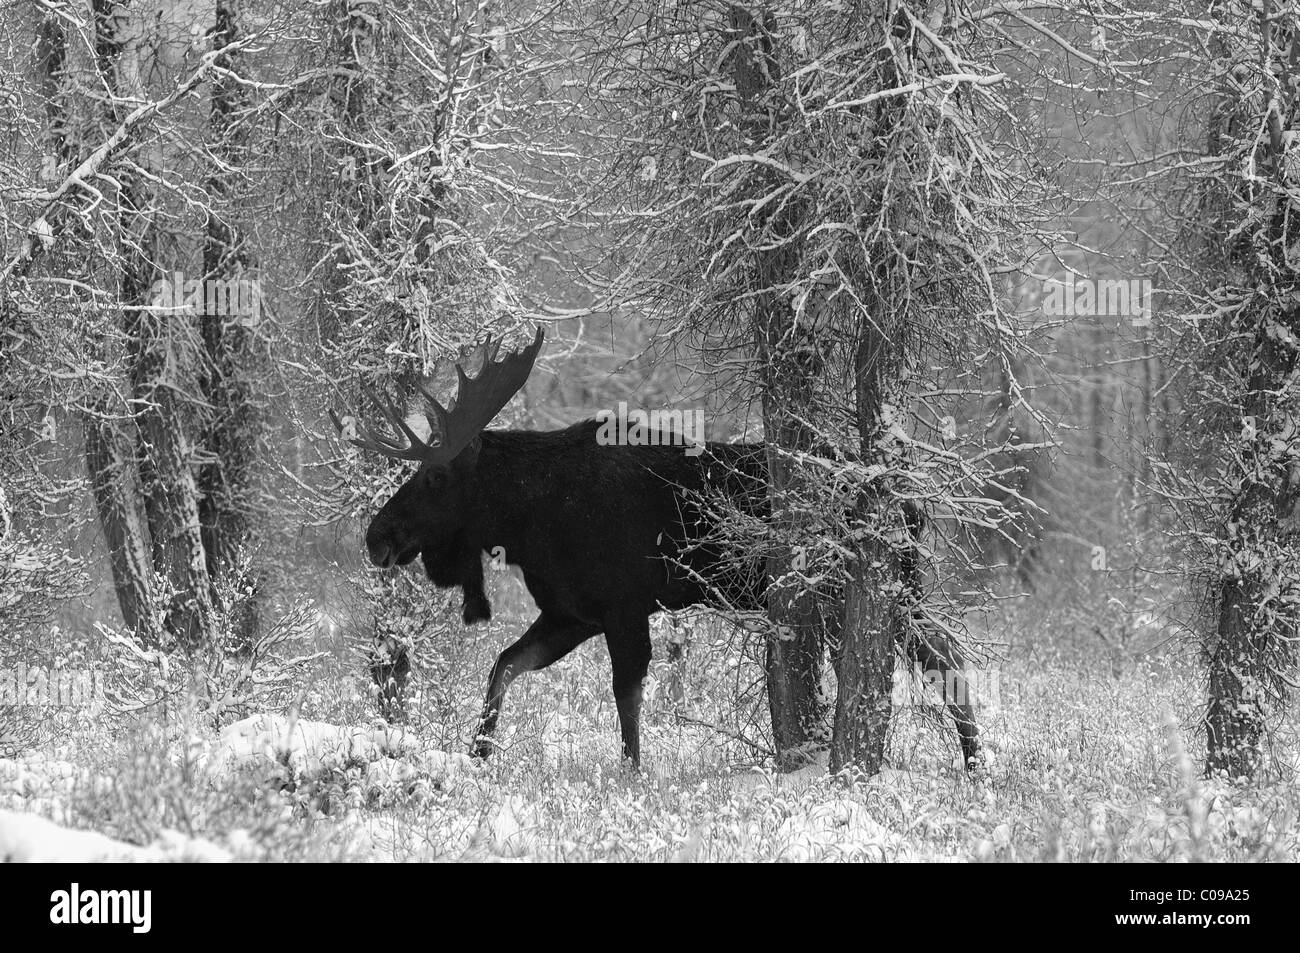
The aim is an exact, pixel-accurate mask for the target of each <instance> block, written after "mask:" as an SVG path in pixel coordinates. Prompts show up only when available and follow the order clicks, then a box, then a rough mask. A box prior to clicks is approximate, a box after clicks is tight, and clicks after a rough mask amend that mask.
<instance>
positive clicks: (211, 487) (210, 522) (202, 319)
mask: <svg viewBox="0 0 1300 953" xmlns="http://www.w3.org/2000/svg"><path fill="white" fill-rule="evenodd" d="M239 14H240V5H239V3H238V2H237V0H219V2H218V3H217V5H216V20H215V24H214V27H213V30H212V46H213V48H214V49H222V48H225V47H229V46H230V45H231V44H233V43H235V41H236V40H238V39H239V26H240V20H239ZM242 60H243V56H242V54H241V53H240V52H239V51H237V50H236V51H232V52H229V53H225V54H223V55H221V56H219V57H217V60H216V64H215V65H216V67H217V70H218V72H216V73H214V75H213V79H212V104H211V109H210V111H209V139H210V143H211V144H210V146H209V149H210V151H211V154H212V156H213V160H214V161H213V162H212V169H211V171H210V173H209V174H208V176H207V192H208V195H209V196H210V200H211V203H212V204H211V207H210V209H209V212H208V220H207V228H206V234H205V237H204V245H203V277H204V278H205V280H206V281H207V282H210V283H211V282H224V283H226V287H227V292H226V294H224V295H218V294H205V295H204V301H203V311H202V313H201V314H200V316H199V330H200V334H201V337H202V341H203V352H204V353H203V370H202V372H201V374H200V384H201V386H202V389H203V396H204V399H205V400H206V402H207V404H208V408H209V410H208V413H209V414H210V417H209V419H208V421H207V430H206V434H205V439H204V441H203V443H204V447H203V450H204V462H203V465H202V467H201V468H200V469H199V476H198V484H199V485H198V489H199V523H200V526H201V528H202V542H203V552H204V556H205V563H206V569H207V573H208V576H209V578H210V579H211V580H212V582H213V583H214V588H215V589H216V590H217V591H218V592H224V593H225V594H226V595H227V597H228V598H230V599H232V600H233V604H232V605H227V606H224V607H223V608H224V610H225V613H226V615H227V617H228V619H229V625H230V626H231V629H232V633H231V635H232V637H233V639H234V641H235V643H236V644H237V645H250V644H251V643H252V642H253V641H254V639H255V638H256V635H257V628H258V607H259V590H260V580H259V579H257V578H256V577H254V578H252V579H246V580H245V579H239V578H237V574H238V573H239V567H240V559H241V556H242V555H243V553H244V551H245V549H246V547H247V546H248V545H249V543H250V530H251V522H250V516H251V515H252V512H253V509H254V499H253V497H254V493H255V486H254V479H253V476H254V464H255V462H256V458H257V454H258V452H259V451H260V450H261V448H262V440H261V436H262V419H261V416H260V413H259V410H260V408H259V406H258V402H257V400H256V398H255V396H254V387H253V384H252V380H251V375H252V374H253V372H254V370H255V369H256V367H257V356H256V354H255V352H254V348H253V345H254V329H255V327H256V322H257V321H258V320H259V318H260V296H259V295H257V293H256V292H255V293H254V295H253V298H252V299H251V300H250V299H249V298H248V296H247V295H238V296H237V295H236V294H235V292H234V291H232V290H231V289H233V288H234V287H235V284H234V283H235V282H241V281H242V282H250V283H251V282H253V281H254V280H255V263H254V262H253V260H252V258H251V255H250V253H249V251H248V246H247V241H246V238H245V235H244V233H243V231H242V230H241V228H240V226H239V222H240V209H239V201H238V199H239V194H240V183H241V182H242V181H243V176H244V175H245V171H244V170H245V167H246V163H247V156H248V146H247V127H246V126H243V125H241V123H240V111H241V110H242V109H243V108H245V107H246V106H247V105H248V102H247V100H248V97H247V93H246V91H245V87H244V85H243V84H242V83H241V82H240V81H239V79H238V77H239V76H240V74H241V72H242V68H243V63H242ZM210 286H211V285H210ZM250 286H251V287H256V286H255V285H250ZM236 297H238V298H239V302H240V304H245V305H246V304H250V303H251V304H252V305H253V308H254V310H253V311H252V312H251V313H232V309H231V308H230V307H229V306H228V305H229V304H230V302H231V301H232V300H234V299H235V298H236ZM220 583H225V585H224V586H222V585H219V584H220ZM240 585H243V586H245V587H248V588H247V591H243V592H237V591H236V587H238V586H240Z"/></svg>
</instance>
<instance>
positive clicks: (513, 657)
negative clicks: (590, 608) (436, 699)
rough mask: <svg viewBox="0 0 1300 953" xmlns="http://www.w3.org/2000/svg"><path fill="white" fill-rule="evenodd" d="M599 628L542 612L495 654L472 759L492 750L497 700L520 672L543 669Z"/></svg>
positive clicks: (501, 698) (595, 633)
mask: <svg viewBox="0 0 1300 953" xmlns="http://www.w3.org/2000/svg"><path fill="white" fill-rule="evenodd" d="M599 633H600V629H598V628H596V627H595V626H590V625H583V624H581V623H577V622H568V621H558V620H556V619H552V618H550V617H549V616H547V615H546V614H545V613H543V614H542V615H540V616H538V618H537V620H536V621H535V622H533V624H532V625H530V626H529V627H528V631H527V632H525V633H524V634H523V635H521V636H520V637H519V640H518V641H517V642H515V643H514V644H513V645H511V646H510V647H509V648H507V649H506V650H505V651H504V652H502V653H501V654H500V655H499V656H497V661H496V664H495V665H493V666H492V673H491V675H489V676H488V688H487V697H486V698H485V699H484V701H483V714H482V717H481V718H480V719H479V726H478V731H477V732H476V733H475V735H474V743H473V744H472V745H471V747H470V753H471V754H472V755H473V756H474V757H476V758H486V757H487V756H488V755H489V754H491V753H492V733H493V732H494V731H496V727H497V718H498V717H499V716H500V714H501V703H502V701H503V700H504V699H505V695H506V689H507V688H509V687H510V683H511V682H513V681H514V680H515V679H516V678H518V677H519V676H520V675H522V674H523V673H524V672H533V671H536V670H537V669H541V668H546V666H548V665H550V664H551V663H552V662H557V661H559V660H560V659H562V658H564V656H566V655H568V654H569V653H570V652H572V651H573V650H574V649H575V648H577V647H578V646H579V645H581V644H582V643H583V642H585V641H587V639H589V638H591V637H592V636H593V635H598V634H599Z"/></svg>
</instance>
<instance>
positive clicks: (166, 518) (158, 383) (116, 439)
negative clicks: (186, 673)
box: [86, 0, 216, 650]
mask: <svg viewBox="0 0 1300 953" xmlns="http://www.w3.org/2000/svg"><path fill="white" fill-rule="evenodd" d="M93 12H94V16H95V49H94V54H95V63H96V71H97V73H98V76H99V79H100V81H101V82H102V83H103V86H104V88H105V89H106V90H107V91H108V94H109V98H108V101H107V104H106V107H105V113H106V115H105V120H106V122H107V125H108V128H109V129H110V130H111V129H114V128H116V127H117V126H118V125H120V124H121V122H122V121H123V119H124V116H125V112H126V103H127V102H129V101H130V100H131V99H132V98H133V97H134V98H136V99H137V100H138V99H139V98H140V97H141V96H142V93H143V90H142V88H141V86H140V76H139V63H138V62H136V61H135V60H136V57H138V56H139V55H140V51H139V50H138V49H135V48H132V46H131V45H130V44H129V43H128V42H126V41H125V40H123V39H122V37H124V36H127V35H128V34H129V31H128V29H127V27H128V26H129V23H130V14H129V11H128V10H127V8H126V7H124V6H122V5H119V4H116V3H112V2H109V0H95V3H94V5H93ZM151 147H152V144H151V143H146V144H145V145H144V146H143V147H142V148H140V149H138V150H136V151H135V152H134V153H133V154H132V157H131V159H130V160H129V161H124V162H122V163H121V164H120V168H119V169H117V170H116V171H117V179H118V182H119V186H118V189H117V192H116V203H117V205H116V210H117V224H118V235H117V248H116V264H117V268H118V306H119V308H120V309H121V329H122V332H123V337H124V338H125V340H126V342H127V343H126V363H127V367H128V377H129V387H130V392H131V397H132V407H133V409H134V411H135V419H134V436H135V438H136V444H135V446H134V447H133V448H132V449H133V450H134V454H133V456H134V459H133V460H131V461H129V462H128V460H127V455H126V454H125V453H124V452H119V451H118V450H117V449H116V448H119V447H122V446H123V440H124V439H125V438H124V437H123V436H122V435H121V434H112V433H102V432H95V431H96V428H97V427H99V426H101V425H102V421H101V422H100V423H92V424H91V427H90V431H91V432H90V433H89V434H88V436H89V437H90V439H89V440H88V444H87V450H88V453H87V459H86V462H87V466H88V468H90V474H91V481H92V484H93V485H95V486H96V487H98V489H97V492H96V494H95V497H96V504H97V508H98V515H99V520H100V525H101V528H102V529H103V531H104V536H105V541H106V542H107V543H108V545H109V546H110V548H113V549H116V550H117V551H118V552H117V555H115V556H114V557H113V567H114V572H115V576H117V578H115V586H116V588H117V592H118V601H119V604H120V605H121V606H122V611H123V617H124V619H125V618H127V617H128V615H130V616H133V617H135V618H136V619H137V622H139V613H140V605H139V603H138V594H139V593H141V592H144V591H148V588H149V587H148V585H147V584H146V583H144V582H143V581H142V580H140V579H138V578H136V577H135V575H134V574H135V573H136V572H138V571H139V570H140V568H141V567H140V565H139V564H140V560H139V559H138V558H137V557H136V556H135V552H136V551H137V549H138V548H139V547H141V546H142V545H145V538H143V537H144V534H143V529H142V528H138V527H136V526H135V521H134V520H132V519H130V518H129V516H130V514H131V507H130V506H129V505H128V504H125V503H124V502H123V500H124V498H126V497H127V496H129V495H131V494H132V493H133V491H134V489H135V487H134V484H133V479H134V475H133V474H132V473H131V469H132V466H131V464H132V463H133V464H134V466H135V468H136V470H137V473H138V479H139V491H140V493H141V494H142V496H143V500H144V514H145V522H146V523H147V528H148V535H147V545H148V547H149V550H150V556H151V561H152V565H153V569H154V571H155V572H156V573H157V576H158V577H159V580H160V582H161V584H162V586H163V587H165V589H166V591H165V592H164V593H159V596H160V599H161V601H162V604H163V627H164V630H165V631H166V633H167V635H168V636H169V637H170V638H171V639H172V640H173V641H174V642H175V643H176V644H177V645H179V646H181V647H182V648H185V649H187V650H192V649H195V648H198V647H200V646H202V645H208V644H214V643H215V641H216V638H215V631H214V625H215V619H214V615H213V607H212V593H211V589H210V581H209V578H208V574H207V568H206V565H205V559H204V552H203V543H202V539H201V536H200V533H199V519H198V491H197V487H196V485H195V480H194V474H193V470H192V464H193V454H192V448H191V445H190V442H189V440H188V439H187V437H186V432H185V427H186V421H187V413H186V410H187V408H186V406H185V398H184V397H183V394H184V392H185V387H184V381H183V380H182V379H181V375H182V366H183V360H184V354H183V349H184V348H185V347H186V346H187V344H188V341H187V338H188V335H187V334H186V333H185V331H186V329H185V328H184V327H183V326H182V325H183V322H184V316H182V315H171V314H168V313H166V312H158V311H154V310H151V309H150V305H151V304H152V303H153V302H152V287H153V284H154V282H155V280H156V279H158V278H159V277H160V276H161V269H160V268H159V265H158V262H159V255H160V252H161V248H160V247H159V245H160V242H159V240H158V238H159V236H158V233H157V228H156V224H155V217H156V216H157V215H158V214H159V212H160V209H159V208H158V202H159V201H160V200H159V197H158V196H157V194H156V193H155V189H154V186H153V184H152V182H151V178H150V174H149V169H148V164H149V161H150V159H149V157H150V156H151V155H152V154H153V153H152V152H151V151H150V150H151ZM136 165H139V166H140V168H136ZM154 171H155V172H156V170H154ZM127 429H128V430H129V428H127ZM106 463H109V464H113V465H112V466H108V467H105V464H106ZM110 483H115V484H116V486H113V487H110ZM119 573H124V574H127V575H126V576H119V575H117V574H119ZM124 596H125V598H124Z"/></svg>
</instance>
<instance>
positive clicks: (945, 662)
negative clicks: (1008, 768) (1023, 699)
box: [910, 635, 979, 768]
mask: <svg viewBox="0 0 1300 953" xmlns="http://www.w3.org/2000/svg"><path fill="white" fill-rule="evenodd" d="M910 648H911V654H912V656H913V657H914V658H915V659H916V660H917V661H918V662H920V663H921V670H922V671H923V672H937V673H938V675H939V677H940V678H941V679H942V687H941V691H942V692H943V699H944V702H945V704H946V705H947V707H948V713H949V714H951V715H952V720H953V722H954V723H955V724H956V726H957V737H958V738H959V739H960V740H961V753H962V760H963V762H964V763H965V765H966V767H967V768H971V767H973V766H974V765H975V763H976V759H977V757H978V755H979V726H978V725H977V724H976V722H975V698H974V695H973V692H972V691H971V687H970V683H969V681H968V680H967V678H966V673H965V671H964V669H965V667H966V663H965V660H964V659H963V658H962V655H961V652H960V651H958V649H957V647H956V646H955V645H953V643H952V642H951V641H949V640H948V639H946V638H942V637H940V636H936V635H929V636H927V637H920V636H913V638H912V640H911V646H910Z"/></svg>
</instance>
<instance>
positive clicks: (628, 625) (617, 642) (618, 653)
mask: <svg viewBox="0 0 1300 953" xmlns="http://www.w3.org/2000/svg"><path fill="white" fill-rule="evenodd" d="M605 643H606V645H608V646H609V661H610V665H611V667H612V668H613V670H614V704H615V705H616V706H617V707H618V727H619V731H620V733H621V734H622V736H623V757H625V758H628V759H630V760H631V762H632V766H633V767H635V768H639V767H640V766H641V693H642V686H643V684H644V683H645V677H646V673H647V672H648V671H649V670H650V617H649V616H642V617H641V618H639V619H634V620H626V621H623V622H620V623H618V624H617V625H610V626H607V627H606V629H605Z"/></svg>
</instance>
